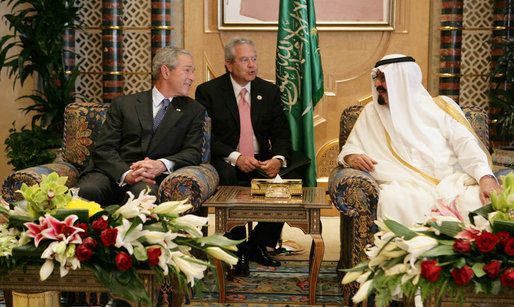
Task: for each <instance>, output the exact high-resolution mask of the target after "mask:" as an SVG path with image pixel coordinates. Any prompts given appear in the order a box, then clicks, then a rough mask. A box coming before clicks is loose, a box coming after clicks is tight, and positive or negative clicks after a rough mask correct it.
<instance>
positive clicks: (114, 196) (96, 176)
mask: <svg viewBox="0 0 514 307" xmlns="http://www.w3.org/2000/svg"><path fill="white" fill-rule="evenodd" d="M161 177H162V175H161V176H159V177H158V178H156V179H159V180H156V181H157V182H158V183H160V182H161V181H162V179H163V178H161ZM77 187H78V188H79V196H80V197H82V198H85V199H87V200H89V201H95V202H97V203H98V204H100V205H102V206H103V207H106V206H108V205H112V204H124V203H125V202H126V201H127V199H128V194H127V191H130V192H132V194H134V196H135V197H138V196H139V193H140V192H141V191H142V190H144V189H147V188H149V189H150V194H151V195H156V196H157V192H158V191H159V185H158V184H149V183H146V182H138V183H136V184H133V185H128V184H127V185H125V186H123V187H120V186H119V184H118V183H117V182H114V181H113V180H112V179H111V178H110V177H109V176H107V175H105V174H104V173H102V172H99V171H95V170H92V171H89V172H87V173H84V174H82V175H81V176H80V178H79V182H78V184H77Z"/></svg>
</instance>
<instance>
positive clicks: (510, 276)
mask: <svg viewBox="0 0 514 307" xmlns="http://www.w3.org/2000/svg"><path fill="white" fill-rule="evenodd" d="M500 280H501V281H502V285H504V286H505V287H511V288H514V268H508V269H506V270H505V272H503V274H502V275H501V276H500Z"/></svg>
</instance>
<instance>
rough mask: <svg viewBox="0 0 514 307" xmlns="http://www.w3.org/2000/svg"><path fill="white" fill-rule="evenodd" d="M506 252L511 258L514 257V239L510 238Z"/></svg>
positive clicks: (506, 245)
mask: <svg viewBox="0 0 514 307" xmlns="http://www.w3.org/2000/svg"><path fill="white" fill-rule="evenodd" d="M505 252H506V253H507V255H509V256H514V238H510V239H509V241H507V243H506V244H505Z"/></svg>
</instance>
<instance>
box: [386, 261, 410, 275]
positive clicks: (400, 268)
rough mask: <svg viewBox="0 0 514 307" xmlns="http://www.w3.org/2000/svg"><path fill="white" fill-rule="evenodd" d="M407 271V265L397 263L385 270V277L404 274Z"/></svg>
mask: <svg viewBox="0 0 514 307" xmlns="http://www.w3.org/2000/svg"><path fill="white" fill-rule="evenodd" d="M408 269H409V265H408V264H405V263H398V264H395V265H393V266H392V267H390V268H389V269H387V270H385V274H386V275H387V276H391V275H396V274H401V273H405V272H406V271H407V270H408Z"/></svg>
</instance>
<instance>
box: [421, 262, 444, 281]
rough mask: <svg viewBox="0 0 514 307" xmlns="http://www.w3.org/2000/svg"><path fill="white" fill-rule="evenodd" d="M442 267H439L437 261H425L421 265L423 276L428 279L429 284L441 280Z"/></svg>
mask: <svg viewBox="0 0 514 307" xmlns="http://www.w3.org/2000/svg"><path fill="white" fill-rule="evenodd" d="M439 273H441V267H440V266H439V265H437V260H423V262H422V263H421V275H423V277H425V278H426V279H428V281H429V282H434V281H436V280H437V278H439Z"/></svg>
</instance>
